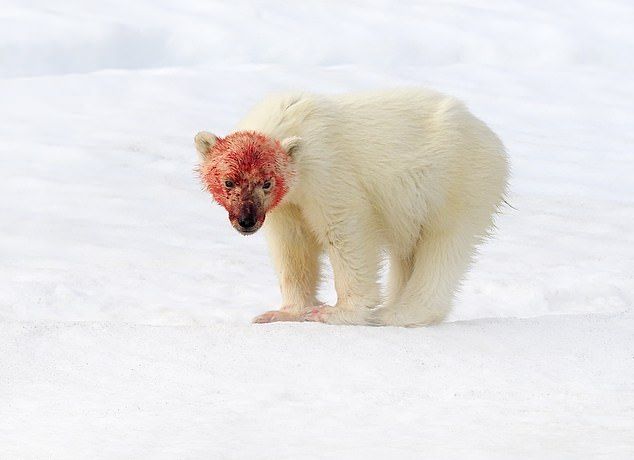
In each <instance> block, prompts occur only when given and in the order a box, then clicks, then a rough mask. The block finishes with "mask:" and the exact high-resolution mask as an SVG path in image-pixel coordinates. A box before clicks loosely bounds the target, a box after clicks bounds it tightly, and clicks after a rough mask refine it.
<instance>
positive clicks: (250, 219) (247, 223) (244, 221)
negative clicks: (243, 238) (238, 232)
mask: <svg viewBox="0 0 634 460" xmlns="http://www.w3.org/2000/svg"><path fill="white" fill-rule="evenodd" d="M238 224H239V225H240V227H242V228H244V229H245V230H248V229H250V228H252V227H253V226H254V225H255V217H254V216H244V217H241V218H240V220H238Z"/></svg>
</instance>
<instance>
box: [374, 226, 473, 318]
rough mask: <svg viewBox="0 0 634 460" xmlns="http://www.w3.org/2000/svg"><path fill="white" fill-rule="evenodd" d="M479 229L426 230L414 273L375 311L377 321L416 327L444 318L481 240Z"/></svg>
mask: <svg viewBox="0 0 634 460" xmlns="http://www.w3.org/2000/svg"><path fill="white" fill-rule="evenodd" d="M476 233H477V232H473V231H469V230H468V229H467V228H454V229H451V230H445V231H439V232H437V233H431V232H430V233H426V232H423V234H422V236H421V239H420V240H419V242H418V244H417V246H416V249H415V250H414V256H413V260H412V264H413V270H412V275H411V277H410V278H409V280H408V282H407V284H406V285H405V287H404V289H403V290H402V292H401V293H400V295H399V296H398V299H397V300H396V301H392V302H387V303H386V304H385V306H384V307H383V308H380V309H379V310H377V311H376V317H375V320H376V322H377V323H378V324H380V325H385V326H411V327H414V326H426V325H429V324H434V323H438V322H440V321H442V320H443V319H444V318H445V317H446V316H447V314H448V313H449V311H450V310H451V304H452V301H453V297H454V294H455V292H456V290H457V288H458V286H459V283H460V280H461V279H462V277H463V275H464V273H465V271H466V270H467V268H468V267H469V265H470V263H471V261H472V258H473V254H474V252H475V246H476V244H477V243H478V242H479V241H480V240H481V238H480V237H478V236H477V235H476Z"/></svg>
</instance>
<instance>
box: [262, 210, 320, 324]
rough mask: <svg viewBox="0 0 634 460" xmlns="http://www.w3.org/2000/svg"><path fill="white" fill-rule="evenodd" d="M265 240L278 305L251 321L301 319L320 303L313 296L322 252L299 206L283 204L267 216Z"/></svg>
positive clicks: (315, 290)
mask: <svg viewBox="0 0 634 460" xmlns="http://www.w3.org/2000/svg"><path fill="white" fill-rule="evenodd" d="M266 232H267V240H268V243H269V249H270V253H271V258H272V259H273V265H274V267H275V269H276V272H277V276H278V278H279V283H280V291H281V293H282V307H281V308H280V309H279V310H272V311H267V312H266V313H263V314H261V315H259V316H257V317H256V318H254V319H253V322H254V323H272V322H277V321H305V320H306V314H307V312H309V311H311V309H312V308H313V307H314V306H315V305H319V304H321V302H319V301H317V300H316V298H315V296H316V292H317V285H318V283H319V272H320V266H319V256H320V254H321V252H322V248H321V246H320V245H319V244H318V243H317V241H316V239H315V237H314V236H313V234H312V233H311V232H310V231H309V230H308V228H307V227H306V225H305V224H304V222H303V219H302V216H301V213H300V211H299V209H297V208H296V207H294V206H292V205H286V206H284V208H282V209H276V210H274V211H273V212H271V213H270V215H268V216H267V220H266Z"/></svg>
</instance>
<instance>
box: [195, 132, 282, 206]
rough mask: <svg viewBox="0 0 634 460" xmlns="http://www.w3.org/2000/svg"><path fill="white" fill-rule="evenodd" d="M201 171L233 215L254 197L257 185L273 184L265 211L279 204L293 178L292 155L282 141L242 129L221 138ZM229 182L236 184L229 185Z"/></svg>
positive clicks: (209, 188)
mask: <svg viewBox="0 0 634 460" xmlns="http://www.w3.org/2000/svg"><path fill="white" fill-rule="evenodd" d="M208 158H209V159H208V160H206V161H205V162H204V163H203V165H202V167H201V170H200V175H201V179H202V181H203V183H204V184H205V186H206V187H207V189H208V190H209V192H210V193H211V194H212V195H213V197H214V199H215V200H216V202H218V203H219V204H220V205H222V206H223V207H224V208H225V209H227V211H229V214H230V216H231V217H234V216H236V215H237V213H239V209H240V207H241V206H243V205H244V203H245V202H246V201H248V200H250V199H252V197H253V192H254V189H255V188H256V187H261V186H262V185H263V184H264V182H266V181H270V182H271V183H272V187H271V192H270V193H269V194H268V195H267V198H266V200H265V202H264V203H261V205H263V206H265V208H266V209H263V210H262V211H263V212H264V213H265V212H267V211H269V210H271V209H273V208H274V207H275V206H277V205H278V204H279V202H280V201H281V200H282V198H283V197H284V195H285V194H286V192H288V181H289V179H291V178H292V171H291V168H290V165H289V162H290V160H289V157H288V155H287V154H286V152H285V151H284V149H283V148H282V146H281V145H280V142H279V141H277V140H275V139H271V138H269V137H268V136H266V135H264V134H261V133H258V132H255V131H238V132H235V133H233V134H230V135H229V136H227V137H225V138H219V139H218V140H217V142H216V144H215V145H214V146H213V148H212V150H211V152H210V154H209V156H208ZM226 181H231V182H233V184H234V187H231V188H228V187H227V186H226V185H225V182H226Z"/></svg>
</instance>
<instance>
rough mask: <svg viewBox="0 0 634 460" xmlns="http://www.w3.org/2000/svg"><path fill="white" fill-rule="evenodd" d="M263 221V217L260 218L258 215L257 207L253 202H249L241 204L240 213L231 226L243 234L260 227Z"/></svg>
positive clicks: (248, 233)
mask: <svg viewBox="0 0 634 460" xmlns="http://www.w3.org/2000/svg"><path fill="white" fill-rule="evenodd" d="M262 217H263V216H262ZM232 221H233V219H232ZM263 221H264V219H263V218H260V216H259V215H258V208H257V207H256V206H255V205H254V204H252V203H249V204H245V205H244V206H242V208H241V209H240V213H239V214H238V218H237V219H236V220H235V221H233V222H232V223H233V224H234V225H233V226H234V227H235V229H236V230H238V231H239V232H240V233H242V234H243V235H250V234H251V233H255V232H256V231H257V230H258V229H259V228H260V226H261V225H262V222H263ZM236 224H237V225H236Z"/></svg>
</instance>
